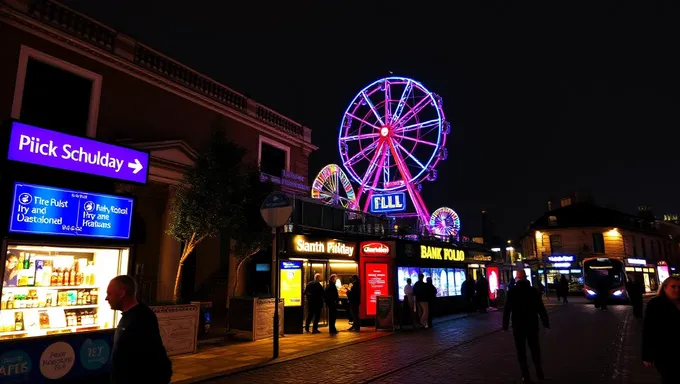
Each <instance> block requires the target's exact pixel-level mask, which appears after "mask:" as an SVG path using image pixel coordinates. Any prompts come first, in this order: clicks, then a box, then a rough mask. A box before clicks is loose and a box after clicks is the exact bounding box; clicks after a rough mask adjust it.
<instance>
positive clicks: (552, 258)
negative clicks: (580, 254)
mask: <svg viewBox="0 0 680 384" xmlns="http://www.w3.org/2000/svg"><path fill="white" fill-rule="evenodd" d="M548 261H550V262H551V263H565V262H569V263H573V262H574V256H548Z"/></svg>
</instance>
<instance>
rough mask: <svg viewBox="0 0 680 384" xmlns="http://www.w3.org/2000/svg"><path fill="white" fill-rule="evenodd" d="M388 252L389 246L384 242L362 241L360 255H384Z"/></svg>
mask: <svg viewBox="0 0 680 384" xmlns="http://www.w3.org/2000/svg"><path fill="white" fill-rule="evenodd" d="M389 253H390V246H389V245H387V244H385V243H378V242H374V243H362V244H361V256H386V255H389Z"/></svg>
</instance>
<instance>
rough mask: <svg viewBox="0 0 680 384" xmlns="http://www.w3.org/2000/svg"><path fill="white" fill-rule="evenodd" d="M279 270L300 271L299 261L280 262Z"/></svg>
mask: <svg viewBox="0 0 680 384" xmlns="http://www.w3.org/2000/svg"><path fill="white" fill-rule="evenodd" d="M281 269H302V262H301V261H282V262H281Z"/></svg>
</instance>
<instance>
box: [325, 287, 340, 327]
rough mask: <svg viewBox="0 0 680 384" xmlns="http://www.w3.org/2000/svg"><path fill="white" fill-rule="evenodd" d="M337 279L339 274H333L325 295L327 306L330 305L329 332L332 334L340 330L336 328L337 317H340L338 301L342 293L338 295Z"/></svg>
mask: <svg viewBox="0 0 680 384" xmlns="http://www.w3.org/2000/svg"><path fill="white" fill-rule="evenodd" d="M336 279H337V275H335V274H333V275H331V277H330V278H329V279H328V284H326V290H325V291H324V295H323V298H324V300H325V301H326V307H328V332H329V333H330V334H331V335H334V334H336V333H338V330H337V329H336V328H335V319H337V318H338V301H339V300H340V295H338V287H336V286H335V280H336Z"/></svg>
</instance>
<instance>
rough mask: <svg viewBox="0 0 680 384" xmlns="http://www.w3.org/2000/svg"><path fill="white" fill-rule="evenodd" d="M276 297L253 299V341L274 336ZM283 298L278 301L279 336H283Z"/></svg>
mask: <svg viewBox="0 0 680 384" xmlns="http://www.w3.org/2000/svg"><path fill="white" fill-rule="evenodd" d="M275 300H276V299H255V303H254V304H255V305H254V311H255V312H254V314H253V341H255V340H260V339H267V338H270V337H273V336H274V302H275ZM283 304H284V302H283V300H281V301H279V336H283V313H284V312H283Z"/></svg>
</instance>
